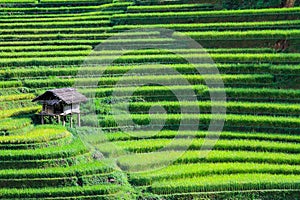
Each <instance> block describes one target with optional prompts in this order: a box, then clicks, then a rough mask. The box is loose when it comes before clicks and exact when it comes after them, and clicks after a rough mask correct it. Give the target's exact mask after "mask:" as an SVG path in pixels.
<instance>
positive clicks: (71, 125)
mask: <svg viewBox="0 0 300 200" xmlns="http://www.w3.org/2000/svg"><path fill="white" fill-rule="evenodd" d="M70 127H71V128H72V127H73V117H72V114H71V115H70Z"/></svg>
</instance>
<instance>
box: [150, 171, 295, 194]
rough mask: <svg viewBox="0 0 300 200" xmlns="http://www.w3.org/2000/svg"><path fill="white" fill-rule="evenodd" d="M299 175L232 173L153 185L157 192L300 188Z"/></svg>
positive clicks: (154, 190)
mask: <svg viewBox="0 0 300 200" xmlns="http://www.w3.org/2000/svg"><path fill="white" fill-rule="evenodd" d="M299 178H300V177H299V175H272V174H255V173H254V174H232V175H213V176H207V177H201V178H199V177H197V178H186V179H178V180H172V181H158V182H154V183H153V184H152V186H151V191H153V192H154V193H157V194H170V193H186V192H207V191H235V190H253V189H254V190H255V189H260V190H262V189H299Z"/></svg>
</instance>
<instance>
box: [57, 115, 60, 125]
mask: <svg viewBox="0 0 300 200" xmlns="http://www.w3.org/2000/svg"><path fill="white" fill-rule="evenodd" d="M57 123H58V124H60V115H57Z"/></svg>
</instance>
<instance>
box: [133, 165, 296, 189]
mask: <svg viewBox="0 0 300 200" xmlns="http://www.w3.org/2000/svg"><path fill="white" fill-rule="evenodd" d="M242 173H261V174H263V173H266V174H286V175H288V174H290V175H292V174H294V175H296V174H299V173H300V167H299V166H297V165H277V164H265V163H238V162H236V163H233V162H232V163H231V162H228V163H196V164H186V165H180V164H179V165H170V166H167V167H165V168H162V169H159V170H156V171H151V172H142V173H133V174H132V175H131V176H130V182H131V183H133V184H134V185H150V184H151V183H153V182H158V181H166V180H169V181H172V180H174V181H176V179H183V178H196V177H199V179H201V178H203V177H202V176H211V175H217V174H219V175H225V174H242Z"/></svg>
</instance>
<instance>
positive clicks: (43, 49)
mask: <svg viewBox="0 0 300 200" xmlns="http://www.w3.org/2000/svg"><path fill="white" fill-rule="evenodd" d="M262 2H263V1H255V2H254V1H252V0H244V1H242V3H240V1H222V2H221V1H219V0H213V1H207V0H191V1H189V0H173V1H159V0H151V1H150V0H149V1H148V0H147V1H144V0H136V1H129V0H127V1H125V0H119V1H111V0H105V1H97V0H92V1H87V0H72V1H65V0H40V1H34V0H1V1H0V4H1V7H0V28H1V35H0V158H1V161H0V164H1V167H0V198H1V199H16V198H17V199H45V198H47V199H275V200H277V199H300V197H299V193H300V135H299V133H300V120H299V117H300V84H299V80H300V77H299V74H300V54H299V52H300V49H299V46H300V31H299V28H300V7H298V6H299V3H298V2H296V4H295V7H293V8H281V7H280V4H281V2H279V1H277V0H276V1H275V0H274V1H273V0H268V1H264V3H263V4H262ZM222 6H223V8H227V9H229V10H224V9H222ZM241 8H242V9H244V10H235V9H241ZM252 8H260V9H252ZM230 9H233V10H230ZM137 28H168V29H172V30H176V31H180V32H183V33H184V34H186V35H187V36H190V37H191V38H193V39H194V40H196V41H197V42H199V43H200V44H201V45H202V46H203V47H204V48H205V50H203V49H200V50H199V49H194V48H191V49H182V48H177V49H173V51H172V52H170V51H168V50H164V49H157V48H154V49H142V50H135V51H130V52H127V53H126V54H125V55H123V56H121V57H119V58H118V59H117V60H115V56H116V55H118V54H119V53H120V52H119V51H116V50H107V49H106V50H105V51H102V52H101V53H102V54H101V55H102V56H101V61H102V62H111V61H114V62H113V63H112V64H111V65H110V66H108V67H107V68H106V69H103V68H102V67H99V66H88V67H85V68H84V70H85V73H86V74H88V75H93V77H86V76H82V77H77V75H78V74H79V73H81V70H82V68H80V66H81V64H82V63H83V62H84V60H85V58H86V56H88V55H89V54H90V53H91V52H92V49H93V48H94V47H95V46H96V45H98V44H99V43H102V42H104V41H105V40H106V39H107V38H109V37H111V36H113V35H114V34H115V33H119V32H122V31H126V30H131V29H137ZM160 35H161V33H160V31H157V30H154V29H152V31H149V32H148V33H147V34H145V33H144V32H142V31H137V32H135V33H130V32H129V33H125V34H123V35H122V37H124V38H122V37H121V38H120V39H119V40H110V41H106V44H108V45H111V46H118V45H120V44H122V45H123V46H126V47H130V46H131V45H132V42H133V41H132V39H131V38H134V37H137V36H139V37H140V38H142V39H139V40H135V41H134V44H139V45H150V44H159V45H160V46H163V45H164V44H165V45H166V44H168V43H170V42H173V41H174V37H177V38H180V37H181V36H180V34H178V33H174V34H173V35H172V36H170V37H169V38H159V37H158V36H160ZM154 47H155V45H154ZM204 52H207V53H209V55H210V57H211V58H212V59H213V60H214V62H215V63H216V64H215V66H216V67H217V68H218V70H219V72H220V74H221V76H222V79H223V82H224V85H225V92H226V96H227V103H226V104H225V107H226V110H227V115H226V116H223V115H212V111H211V108H212V107H213V108H216V109H221V108H222V106H224V104H223V103H222V102H218V101H217V102H211V101H210V95H211V94H221V93H222V91H223V89H221V88H218V87H217V86H212V87H210V88H209V87H208V86H207V85H206V81H214V80H215V79H216V76H215V74H209V73H208V74H202V75H201V74H199V70H200V71H209V70H210V69H211V68H212V67H213V65H211V64H209V63H206V62H203V63H202V62H201V63H196V64H195V65H191V64H189V63H188V62H187V60H185V59H184V58H183V56H182V55H184V56H185V57H186V58H189V59H192V60H193V59H194V60H195V59H196V58H199V57H201V56H202V57H203V56H204V57H205V54H204ZM99 54H100V53H97V52H94V54H93V56H94V57H97V55H99ZM179 55H181V56H179ZM146 70H147V71H146ZM166 70H171V71H172V70H174V71H176V72H178V73H180V74H169V73H165V72H166ZM145 71H146V72H147V73H145ZM125 73H126V76H123V75H124V74H125ZM100 74H102V76H101V78H100ZM181 75H182V76H181ZM180 78H184V79H185V80H187V81H188V82H189V83H190V85H180V84H176V83H177V81H178V80H180ZM120 80H123V83H122V84H121V85H119V87H117V88H114V86H115V85H116V84H117V83H118V82H119V81H120ZM143 81H145V82H151V81H154V82H155V81H160V82H163V83H165V84H166V85H168V87H165V86H160V85H156V84H149V85H146V86H143V87H141V85H139V84H136V85H134V84H126V83H128V82H137V83H143ZM91 82H94V83H96V84H97V85H98V88H91V87H86V85H89V84H90V83H91ZM74 85H78V86H79V87H78V90H79V91H80V92H82V93H83V94H85V95H86V96H88V97H92V98H91V99H90V101H89V102H88V103H87V104H86V105H84V106H83V107H82V112H83V116H82V125H83V127H81V128H76V129H70V130H67V129H66V128H65V127H62V126H60V125H57V124H56V122H54V121H55V120H52V123H54V125H38V122H39V119H38V117H37V116H35V115H34V113H37V112H39V111H40V110H41V106H40V105H37V104H35V103H32V102H31V100H32V99H33V98H34V97H35V96H36V95H38V94H41V93H43V92H44V91H45V90H47V89H53V88H62V87H73V86H74ZM187 90H190V91H193V92H194V93H195V96H194V97H195V99H197V100H198V102H195V101H189V99H188V98H186V100H184V101H183V102H180V101H179V100H178V97H176V95H175V94H178V93H179V94H180V93H184V91H187ZM114 92H118V93H119V94H121V96H119V97H112V96H113V94H114ZM131 93H132V95H131V96H128V94H131ZM127 101H129V102H130V103H129V111H130V112H131V116H130V117H131V119H132V120H133V122H134V123H135V124H130V123H128V116H127V115H125V114H124V113H125V112H124V110H123V109H124V106H125V105H126V102H127ZM153 106H156V107H157V106H162V107H163V108H164V109H165V111H166V113H165V114H161V113H160V112H155V113H153V114H152V115H149V111H151V108H152V107H153ZM195 107H196V108H199V109H200V114H199V113H198V112H196V111H195V110H194V109H195ZM183 108H184V109H185V110H188V111H189V112H188V113H185V114H181V109H183ZM114 109H116V110H117V111H118V113H117V115H116V116H113V115H112V114H113V113H114ZM222 118H224V119H225V124H224V130H223V132H222V133H221V134H220V135H219V133H218V132H214V131H212V132H208V131H207V129H208V126H209V123H210V121H211V119H214V120H220V119H222ZM163 120H165V124H164V126H163V127H161V128H162V130H160V131H154V130H153V128H156V126H158V123H159V122H161V121H163ZM181 120H186V121H189V120H191V121H197V120H198V124H197V130H191V127H190V124H183V126H184V127H185V130H184V131H181V132H180V134H179V132H178V128H179V127H180V122H181ZM47 122H51V121H50V119H47ZM119 123H122V126H124V127H120V124H119ZM151 123H152V127H151V125H149V124H151ZM155 123H157V124H155ZM55 124H56V125H55ZM143 125H144V126H147V125H149V129H148V130H147V131H145V130H142V129H140V127H141V126H143ZM121 128H122V129H121ZM124 130H126V131H124ZM174 138H176V139H174ZM218 138H219V140H218V141H217V142H216V144H215V145H214V147H213V149H212V151H211V152H208V149H209V147H210V146H209V145H208V144H207V143H205V141H206V140H205V139H210V140H216V139H218ZM187 146H188V148H186V147H187ZM207 153H208V154H207ZM206 154H207V155H206ZM201 155H206V156H204V157H203V156H201ZM174 158H176V159H174ZM155 168H158V169H157V170H155V171H149V170H150V169H155Z"/></svg>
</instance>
